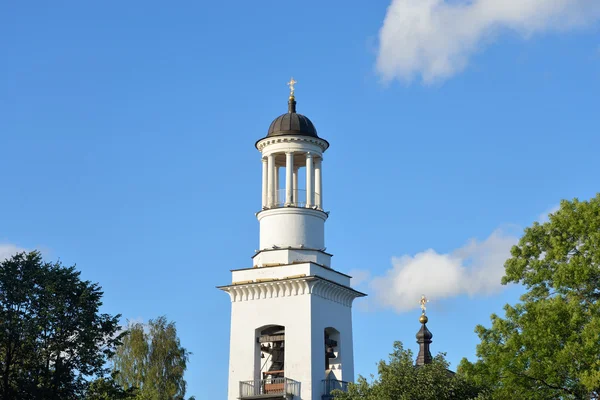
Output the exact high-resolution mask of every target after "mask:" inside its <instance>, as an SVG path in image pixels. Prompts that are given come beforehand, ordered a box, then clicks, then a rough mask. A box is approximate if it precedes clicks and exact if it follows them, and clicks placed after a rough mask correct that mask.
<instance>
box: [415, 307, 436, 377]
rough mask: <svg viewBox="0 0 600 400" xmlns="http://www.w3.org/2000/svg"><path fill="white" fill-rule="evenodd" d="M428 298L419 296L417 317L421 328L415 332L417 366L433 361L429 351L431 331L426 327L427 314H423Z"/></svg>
mask: <svg viewBox="0 0 600 400" xmlns="http://www.w3.org/2000/svg"><path fill="white" fill-rule="evenodd" d="M428 301H429V300H427V298H426V297H425V296H421V302H420V303H421V316H420V317H419V322H420V323H421V329H419V332H417V343H418V344H419V354H418V355H417V362H416V365H417V367H419V366H422V365H425V364H430V363H431V362H432V361H433V357H431V351H430V350H429V345H430V344H431V342H432V340H431V339H432V338H433V333H431V332H430V331H429V329H427V321H429V318H427V315H425V311H426V309H427V308H426V306H425V305H426V303H427V302H428Z"/></svg>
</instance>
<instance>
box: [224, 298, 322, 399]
mask: <svg viewBox="0 0 600 400" xmlns="http://www.w3.org/2000/svg"><path fill="white" fill-rule="evenodd" d="M311 297H312V296H310V295H303V296H291V297H283V298H281V297H280V298H273V299H261V300H254V301H241V302H235V303H232V307H231V342H230V354H229V391H228V399H229V400H235V399H237V398H238V396H239V382H240V381H247V380H253V379H255V376H254V373H255V372H256V371H255V364H254V363H255V351H256V349H257V347H258V345H257V343H256V334H255V331H256V329H257V328H259V327H262V326H264V325H282V326H283V327H285V376H286V377H287V378H290V379H294V380H296V381H298V382H301V399H303V400H313V398H312V397H311V393H312V390H313V389H312V385H311V377H312V371H311V368H312V365H311V360H310V357H311V352H310V351H309V349H310V348H311V340H312V336H311V315H310V314H311V306H310V302H311ZM314 399H315V400H317V398H316V397H315V398H314ZM319 400H320V399H319Z"/></svg>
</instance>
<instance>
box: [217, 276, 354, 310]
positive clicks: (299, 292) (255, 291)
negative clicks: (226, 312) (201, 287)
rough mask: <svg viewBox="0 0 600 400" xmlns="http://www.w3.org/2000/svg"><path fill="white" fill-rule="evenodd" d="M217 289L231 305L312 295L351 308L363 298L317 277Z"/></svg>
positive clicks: (343, 287) (239, 284)
mask: <svg viewBox="0 0 600 400" xmlns="http://www.w3.org/2000/svg"><path fill="white" fill-rule="evenodd" d="M219 289H221V290H223V291H224V292H227V293H229V296H230V298H231V302H232V303H236V302H240V301H253V300H263V299H274V298H279V297H292V296H306V295H314V296H319V297H321V298H324V299H326V300H330V301H333V302H335V303H339V304H342V305H344V306H346V307H352V301H353V300H354V299H355V298H357V297H363V296H365V294H363V293H360V292H357V291H356V290H354V289H352V288H349V287H347V286H343V285H339V284H337V283H334V282H331V281H329V280H327V279H323V278H320V277H318V276H309V277H303V278H285V279H279V280H273V281H268V282H264V281H263V282H255V283H245V282H236V284H235V285H231V286H221V287H219Z"/></svg>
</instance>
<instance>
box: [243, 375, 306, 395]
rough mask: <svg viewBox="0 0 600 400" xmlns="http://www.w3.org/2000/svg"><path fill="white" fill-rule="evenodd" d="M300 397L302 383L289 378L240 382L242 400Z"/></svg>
mask: <svg viewBox="0 0 600 400" xmlns="http://www.w3.org/2000/svg"><path fill="white" fill-rule="evenodd" d="M275 396H276V397H281V398H285V397H292V396H300V382H296V381H295V380H293V379H289V378H267V379H261V380H255V381H242V382H240V399H260V398H272V397H275Z"/></svg>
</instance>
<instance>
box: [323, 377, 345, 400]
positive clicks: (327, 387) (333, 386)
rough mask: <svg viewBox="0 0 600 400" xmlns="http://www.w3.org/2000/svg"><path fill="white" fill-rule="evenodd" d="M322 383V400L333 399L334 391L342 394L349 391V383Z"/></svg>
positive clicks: (326, 380)
mask: <svg viewBox="0 0 600 400" xmlns="http://www.w3.org/2000/svg"><path fill="white" fill-rule="evenodd" d="M321 382H322V384H323V392H322V393H323V397H322V400H330V399H333V396H332V394H331V392H333V391H334V390H341V391H342V392H347V391H348V382H345V381H338V380H335V379H325V380H323V381H321Z"/></svg>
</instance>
